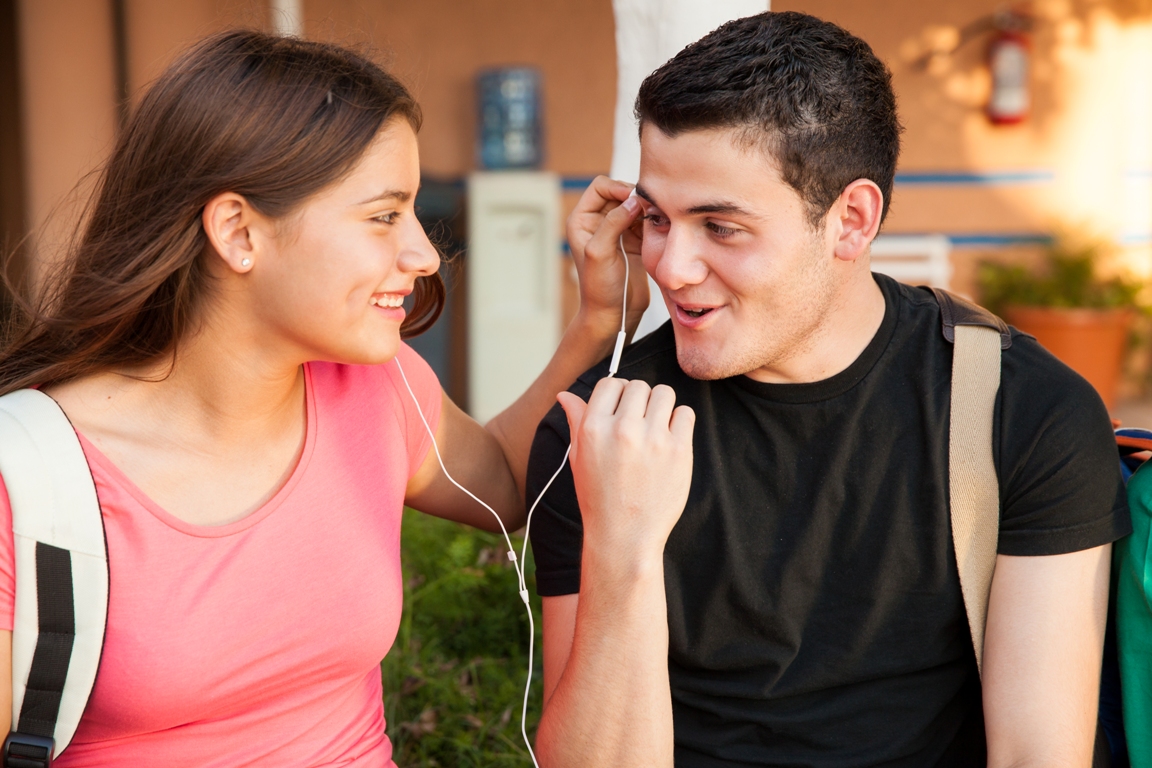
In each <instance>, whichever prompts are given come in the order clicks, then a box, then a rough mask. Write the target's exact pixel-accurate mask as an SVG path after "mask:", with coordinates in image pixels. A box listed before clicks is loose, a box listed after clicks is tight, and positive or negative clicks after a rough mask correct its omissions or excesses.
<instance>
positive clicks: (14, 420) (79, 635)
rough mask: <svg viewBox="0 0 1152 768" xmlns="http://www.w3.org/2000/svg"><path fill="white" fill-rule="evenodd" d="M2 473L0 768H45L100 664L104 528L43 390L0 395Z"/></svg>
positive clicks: (85, 471)
mask: <svg viewBox="0 0 1152 768" xmlns="http://www.w3.org/2000/svg"><path fill="white" fill-rule="evenodd" d="M0 473H2V474H3V476H4V480H5V485H6V486H7V491H8V500H9V502H10V506H11V508H12V539H13V544H14V551H15V561H16V562H15V565H16V568H15V570H16V604H15V609H14V614H13V628H12V714H13V718H12V732H11V733H10V734H9V736H8V738H7V740H6V741H5V742H4V746H3V749H2V750H0V768H48V766H51V765H52V761H53V759H54V758H56V757H58V756H59V754H60V753H61V752H62V751H63V750H64V749H66V748H67V746H68V744H69V743H70V742H71V740H72V737H73V735H74V734H75V732H76V728H77V726H78V725H79V723H80V718H81V717H82V716H83V712H84V709H85V707H86V706H87V704H88V699H89V697H90V695H91V693H92V687H93V685H94V684H95V680H96V673H97V670H98V667H99V664H100V656H101V653H102V650H103V645H104V630H105V627H106V624H107V609H108V586H109V574H108V554H107V544H106V542H105V539H104V525H103V520H102V516H101V512H100V502H99V499H98V498H97V495H96V487H95V484H94V482H93V480H92V474H91V472H90V470H89V468H88V462H87V459H86V458H85V456H84V450H83V448H82V446H81V445H80V441H79V438H78V437H77V436H76V432H75V431H74V430H73V429H72V425H71V424H70V423H69V421H68V418H67V416H66V415H65V414H64V412H63V411H62V410H60V407H59V406H58V405H56V403H55V401H53V400H52V399H51V398H50V397H48V396H47V395H45V394H43V393H41V392H38V391H35V390H18V391H16V392H11V393H9V394H7V395H4V396H3V397H0Z"/></svg>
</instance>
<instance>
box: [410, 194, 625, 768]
mask: <svg viewBox="0 0 1152 768" xmlns="http://www.w3.org/2000/svg"><path fill="white" fill-rule="evenodd" d="M633 194H635V193H633ZM620 253H621V254H622V255H623V257H624V300H623V302H622V307H621V313H620V332H619V333H618V334H616V346H615V347H614V348H613V350H612V360H611V362H609V364H608V376H607V377H606V378H609V379H611V378H614V377H615V376H616V371H617V370H619V368H620V356H621V355H622V354H623V353H624V340H625V339H626V338H627V336H628V331H627V325H626V321H627V318H628V280H629V278H630V277H631V274H630V271H629V265H628V252H627V251H625V250H624V236H623V235H621V236H620ZM393 359H394V360H395V362H396V369H397V370H398V371H400V378H401V379H402V380H403V381H404V387H405V388H406V389H407V390H408V394H409V396H411V398H412V402H413V403H415V404H416V412H417V413H418V414H420V421H421V423H423V424H424V429H425V431H427V432H428V437H429V438H431V440H432V450H433V451H435V453H436V461H437V462H439V463H440V469H441V471H443V472H444V476H445V477H447V478H448V481H449V482H451V483H452V485H454V486H456V487H457V488H459V489H460V490H462V491H464V493H466V494H467V495H468V497H469V498H471V499H472V500H473V501H475V502H476V503H477V504H479V505H480V506H482V507H484V509H486V510H488V511H489V512H491V513H492V516H493V517H495V518H496V522H497V523H498V524H499V525H500V532H501V533H502V534H503V535H504V542H505V543H506V544H507V545H508V559H509V560H511V561H512V568H513V569H515V571H516V580H517V582H518V584H519V592H520V600H521V601H522V602H523V603H524V607H525V608H526V609H527V610H528V680H527V682H526V683H525V684H524V704H523V706H522V707H521V710H520V735H521V736H523V737H524V746H526V747H528V755H529V756H530V757H531V758H532V765H534V766H536V768H540V764H539V763H538V762H536V753H535V752H534V751H533V750H532V743H531V741H529V739H528V697H529V696H530V695H531V692H532V662H533V652H534V651H535V646H536V620H535V618H534V617H533V616H532V603H531V600H530V597H529V595H528V583H527V582H526V581H525V580H524V563H525V562H526V561H525V558H526V557H527V556H528V531H529V529H530V528H531V526H532V513H534V512H535V511H536V507H537V506H538V505H539V504H540V500H541V499H543V498H544V494H545V493H547V492H548V489H549V488H551V487H552V483H553V481H555V480H556V478H557V477H559V475H560V472H561V471H562V470H563V469H564V467H565V466H566V465H567V464H568V455H569V454H570V453H572V443H571V442H569V443H568V450H566V451H564V458H563V460H561V462H560V466H558V467H557V468H556V471H555V472H553V473H552V477H550V478H548V482H547V483H546V484H545V485H544V488H543V489H542V490H541V491H540V495H539V496H537V497H536V501H534V502H532V506H531V507H529V509H528V517H527V519H526V520H525V521H524V546H523V547H522V548H521V551H520V557H519V558H517V556H516V549H515V547H513V546H512V538H511V537H510V536H509V535H508V529H507V528H505V527H504V521H503V520H502V519H501V518H500V515H498V514H496V510H494V509H492V507H490V506H488V505H487V504H486V503H484V501H483V500H482V499H480V497H478V496H477V495H476V494H474V493H472V491H470V490H468V489H467V488H465V487H464V486H462V485H460V483H458V482H456V478H454V477H452V475H451V474H450V473H449V472H448V468H447V467H446V466H444V457H443V456H441V455H440V446H439V445H437V444H436V435H435V433H433V431H432V427H431V426H430V425H429V424H428V419H426V418H424V411H423V410H422V409H421V408H420V401H419V400H418V399H417V397H416V393H415V392H413V391H412V385H411V384H409V383H408V377H407V376H405V375H404V366H402V365H401V364H400V358H399V357H395V358H393Z"/></svg>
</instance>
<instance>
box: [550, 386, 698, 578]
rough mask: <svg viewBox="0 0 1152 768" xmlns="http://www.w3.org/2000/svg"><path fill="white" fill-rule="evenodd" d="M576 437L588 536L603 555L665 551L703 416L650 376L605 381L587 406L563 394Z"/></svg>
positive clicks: (575, 467) (575, 461) (574, 457)
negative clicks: (695, 430) (649, 382)
mask: <svg viewBox="0 0 1152 768" xmlns="http://www.w3.org/2000/svg"><path fill="white" fill-rule="evenodd" d="M558 399H559V401H560V405H561V406H563V408H564V412H565V413H566V414H567V416H568V426H569V430H570V432H571V435H572V453H571V456H570V460H571V462H572V478H573V480H574V482H575V484H576V497H577V499H578V500H579V502H580V512H581V515H582V516H583V518H584V535H585V541H586V542H594V544H595V546H596V547H597V548H598V549H599V550H600V552H601V554H604V555H606V556H610V557H612V556H619V557H620V558H621V559H622V560H623V561H624V563H625V564H626V563H628V562H629V561H631V562H636V561H635V560H634V559H633V556H637V557H640V558H641V559H643V558H649V559H650V558H652V557H657V558H658V557H661V556H662V555H663V553H664V545H665V543H666V542H667V541H668V535H669V534H670V533H671V532H672V528H673V526H675V525H676V521H677V520H679V519H680V514H681V513H682V512H683V511H684V505H685V503H686V502H687V501H688V490H689V487H690V486H691V484H692V430H693V427H694V426H695V423H696V414H695V413H693V411H692V409H691V408H689V407H688V406H686V405H681V406H680V407H678V408H676V409H675V410H673V406H674V405H675V404H676V393H675V392H673V391H672V389H671V388H670V387H667V386H665V385H663V384H658V385H657V386H656V387H655V389H653V388H651V387H649V386H648V385H647V384H645V383H644V382H643V381H623V380H621V379H601V380H600V382H599V383H598V384H597V385H596V389H594V390H593V392H592V397H591V398H590V399H589V400H588V403H587V404H585V403H584V401H583V400H581V399H580V398H579V397H578V396H576V395H573V394H571V393H569V392H561V393H560V394H559V395H558Z"/></svg>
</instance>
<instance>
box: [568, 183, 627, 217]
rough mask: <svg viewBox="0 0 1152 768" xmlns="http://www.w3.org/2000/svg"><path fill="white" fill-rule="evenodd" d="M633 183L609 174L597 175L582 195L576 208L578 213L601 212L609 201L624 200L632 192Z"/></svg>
mask: <svg viewBox="0 0 1152 768" xmlns="http://www.w3.org/2000/svg"><path fill="white" fill-rule="evenodd" d="M632 186H633V185H631V184H627V183H625V182H623V181H616V180H615V179H610V178H608V177H607V176H597V177H596V178H594V179H592V183H591V184H589V185H588V188H587V189H585V190H584V194H582V195H580V200H579V201H578V202H577V203H576V208H575V210H576V211H577V212H578V213H599V212H600V211H603V210H604V206H605V204H606V203H607V202H609V201H615V202H623V201H624V200H625V199H627V197H628V195H630V194H632Z"/></svg>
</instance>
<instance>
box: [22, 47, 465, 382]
mask: <svg viewBox="0 0 1152 768" xmlns="http://www.w3.org/2000/svg"><path fill="white" fill-rule="evenodd" d="M393 118H403V119H406V120H407V121H408V122H409V123H410V124H411V125H412V127H413V129H414V130H419V127H420V120H421V117H420V108H419V106H418V105H417V104H416V101H415V100H414V99H413V98H412V96H411V95H410V94H409V93H408V91H407V90H405V88H404V86H402V85H401V84H400V83H399V82H398V81H397V80H396V79H395V78H393V77H391V76H390V75H389V74H387V73H386V72H385V71H384V70H382V69H381V68H380V67H378V66H377V65H376V64H374V63H372V62H371V61H369V60H368V59H367V58H365V57H363V56H360V55H358V54H356V53H353V52H351V51H348V50H346V49H343V48H340V47H337V46H334V45H327V44H323V43H316V42H306V41H302V40H296V39H291V38H281V37H275V36H272V35H266V34H263V33H259V32H253V31H231V32H225V33H221V34H218V35H214V36H212V37H209V38H207V39H205V40H203V41H202V42H200V43H199V44H198V45H196V46H195V47H193V48H192V49H191V50H189V51H188V52H186V53H185V54H184V55H182V56H181V57H180V58H179V59H178V60H177V61H176V62H175V63H173V64H172V66H170V67H169V68H168V69H167V71H166V72H165V73H164V74H163V75H161V76H160V78H159V79H158V80H157V81H156V82H155V83H154V84H153V85H152V86H151V87H150V88H149V89H148V91H147V93H146V94H145V95H144V97H143V99H142V100H141V102H140V105H139V107H137V108H136V110H135V112H134V113H133V114H132V116H131V118H130V120H129V121H128V124H127V125H126V126H125V129H124V131H123V132H122V134H121V135H120V137H119V138H118V140H117V142H116V146H115V149H114V150H113V152H112V155H111V157H110V159H109V160H108V162H107V165H106V166H105V168H104V169H103V171H102V172H101V174H100V176H99V178H98V181H97V185H96V189H95V191H94V194H93V198H92V203H91V204H90V208H89V215H88V219H87V222H86V224H85V225H84V227H83V229H82V231H81V233H80V235H79V237H77V238H76V240H75V243H74V244H73V245H72V246H71V247H70V249H69V251H68V253H67V255H66V259H65V261H64V262H63V266H62V268H61V269H60V270H59V272H58V274H57V275H56V276H55V278H54V279H52V280H50V281H49V283H48V285H47V287H46V289H45V290H42V291H41V292H40V295H39V296H38V298H37V299H36V300H28V301H24V302H23V305H24V312H23V317H22V318H19V319H17V321H16V322H17V324H16V325H14V326H12V328H11V331H12V333H11V335H10V339H11V341H10V342H9V343H8V344H6V345H5V346H6V348H5V349H4V350H3V352H0V394H2V393H5V392H10V391H12V390H14V389H19V388H21V387H28V386H34V385H44V384H51V383H59V382H63V381H68V380H71V379H75V378H77V377H80V376H85V375H90V374H93V373H98V372H102V371H107V370H111V369H114V368H119V367H132V366H139V365H143V364H147V363H151V362H153V361H157V360H159V359H162V358H164V357H165V356H171V355H174V354H175V351H176V345H177V343H178V342H179V341H180V339H181V338H182V337H183V335H184V334H185V333H186V332H187V331H188V330H189V329H190V326H191V323H192V322H193V321H194V318H195V316H196V309H197V308H198V306H199V304H200V303H201V301H202V300H203V297H204V295H205V293H206V292H207V291H209V290H210V289H211V285H210V283H209V280H208V274H207V270H206V268H205V261H204V254H205V253H206V250H207V248H208V247H209V245H208V240H207V237H206V235H205V233H204V228H203V226H202V224H201V213H202V211H203V209H204V206H205V205H206V204H207V203H208V202H209V201H210V200H211V199H212V198H213V197H215V196H216V195H219V194H221V193H223V192H235V193H237V194H239V195H242V196H244V198H245V199H247V201H248V202H249V203H250V204H251V205H252V206H253V207H254V208H256V210H258V211H259V212H261V213H262V214H264V215H266V216H270V217H282V216H285V215H287V214H289V213H291V212H292V211H293V210H294V209H295V208H296V207H297V206H298V205H299V204H300V203H302V202H303V201H304V200H305V199H306V198H308V197H309V196H310V195H312V194H314V193H316V192H318V191H320V190H321V189H323V188H324V187H326V186H328V185H329V184H331V183H333V182H335V181H337V180H339V179H340V178H342V177H343V176H344V175H345V174H346V173H347V172H349V171H350V170H351V169H352V167H353V166H354V165H355V163H356V161H357V160H358V159H359V158H360V156H361V155H362V154H363V152H364V151H365V149H366V148H367V147H368V145H369V144H370V143H371V142H372V140H373V139H374V138H375V136H376V135H377V133H378V132H379V131H380V129H381V127H382V126H383V125H384V123H385V122H386V121H388V120H390V119H393ZM413 297H414V306H413V308H412V310H411V312H410V313H409V316H408V318H407V319H406V320H405V322H404V324H403V325H402V326H401V335H402V336H403V337H405V338H409V337H411V336H415V335H416V334H418V333H421V332H423V331H425V330H427V329H428V327H430V326H431V325H432V323H434V322H435V321H436V318H437V317H438V316H439V314H440V311H441V310H442V309H443V305H444V297H445V292H444V283H443V282H442V281H441V279H440V276H439V275H438V274H436V275H432V276H429V277H420V278H419V279H417V281H416V288H415V290H414V292H413Z"/></svg>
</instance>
